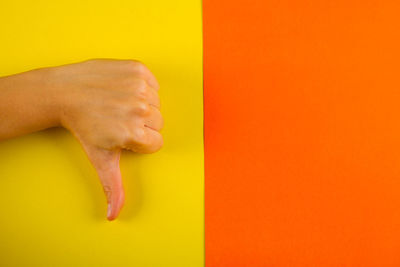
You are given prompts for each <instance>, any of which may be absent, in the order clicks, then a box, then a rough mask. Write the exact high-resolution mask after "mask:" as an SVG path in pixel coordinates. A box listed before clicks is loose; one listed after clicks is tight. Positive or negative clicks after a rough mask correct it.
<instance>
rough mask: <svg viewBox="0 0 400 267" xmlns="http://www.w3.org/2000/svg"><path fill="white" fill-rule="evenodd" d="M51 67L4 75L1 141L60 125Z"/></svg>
mask: <svg viewBox="0 0 400 267" xmlns="http://www.w3.org/2000/svg"><path fill="white" fill-rule="evenodd" d="M48 75H49V71H48V69H39V70H33V71H28V72H24V73H20V74H16V75H11V76H6V77H0V140H3V139H7V138H11V137H15V136H19V135H23V134H27V133H31V132H35V131H39V130H43V129H46V128H50V127H54V126H58V125H59V110H60V108H59V104H58V100H57V98H58V96H57V94H56V93H55V92H53V91H54V90H52V89H51V83H50V82H49V77H48Z"/></svg>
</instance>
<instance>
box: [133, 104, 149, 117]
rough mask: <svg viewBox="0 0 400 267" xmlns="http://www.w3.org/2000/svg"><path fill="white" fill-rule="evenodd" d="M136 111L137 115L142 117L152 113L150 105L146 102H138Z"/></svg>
mask: <svg viewBox="0 0 400 267" xmlns="http://www.w3.org/2000/svg"><path fill="white" fill-rule="evenodd" d="M135 109H136V112H137V114H139V115H142V116H144V115H147V114H148V113H149V112H150V107H149V105H148V104H147V103H146V102H144V101H138V102H137V105H136V108H135Z"/></svg>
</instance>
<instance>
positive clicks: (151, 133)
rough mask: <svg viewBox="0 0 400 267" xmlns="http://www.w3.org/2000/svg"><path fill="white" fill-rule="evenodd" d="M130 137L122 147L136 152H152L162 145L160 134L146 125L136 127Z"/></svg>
mask: <svg viewBox="0 0 400 267" xmlns="http://www.w3.org/2000/svg"><path fill="white" fill-rule="evenodd" d="M133 132H135V133H136V134H133V136H132V138H129V139H128V140H127V141H126V142H125V143H124V144H123V145H122V148H124V149H128V150H131V151H133V152H137V153H153V152H156V151H158V150H160V148H161V147H162V145H163V138H162V136H161V134H160V133H159V132H157V131H155V130H153V129H151V128H149V127H147V126H142V127H136V128H135V130H133Z"/></svg>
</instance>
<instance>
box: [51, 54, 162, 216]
mask: <svg viewBox="0 0 400 267" xmlns="http://www.w3.org/2000/svg"><path fill="white" fill-rule="evenodd" d="M49 70H50V72H49V73H50V77H51V79H50V81H51V82H49V85H51V87H52V89H53V90H56V91H57V92H58V94H59V96H60V97H61V99H60V103H61V104H60V107H61V109H60V123H61V125H62V126H63V127H65V128H66V129H68V130H69V131H71V133H72V134H73V135H74V136H75V137H76V138H77V140H78V141H79V142H80V144H81V145H82V147H83V148H84V150H85V152H86V154H87V155H88V157H89V160H90V161H91V163H92V164H93V166H94V167H95V169H96V170H97V173H98V175H99V178H100V181H101V183H102V185H103V188H104V192H105V194H106V197H107V202H108V212H107V218H108V219H109V220H113V219H115V218H116V217H117V216H118V214H119V212H120V210H121V208H122V206H123V204H124V190H123V186H122V180H121V172H120V168H119V159H120V154H121V149H127V150H131V151H134V152H138V153H152V152H155V151H157V150H159V149H160V148H161V146H162V144H163V139H162V136H161V134H160V133H159V131H160V130H161V128H162V126H163V119H162V117H161V113H160V110H159V109H160V99H159V97H158V93H157V91H158V90H159V85H158V83H157V81H156V79H155V77H154V76H153V74H152V73H151V72H150V71H149V70H148V69H147V68H146V67H145V66H144V65H143V64H142V63H140V62H137V61H131V60H108V59H96V60H89V61H85V62H82V63H77V64H71V65H65V66H60V67H56V68H50V69H49Z"/></svg>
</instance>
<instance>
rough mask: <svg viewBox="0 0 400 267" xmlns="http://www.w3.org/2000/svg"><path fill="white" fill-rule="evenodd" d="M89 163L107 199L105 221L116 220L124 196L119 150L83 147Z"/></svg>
mask: <svg viewBox="0 0 400 267" xmlns="http://www.w3.org/2000/svg"><path fill="white" fill-rule="evenodd" d="M84 148H85V151H86V153H87V155H88V157H89V160H90V162H91V163H92V164H93V166H94V168H95V169H96V171H97V174H98V175H99V178H100V182H101V184H102V185H103V189H104V193H105V195H106V197H107V204H108V206H107V219H108V220H110V221H112V220H114V219H115V218H117V216H118V214H119V212H120V210H121V208H122V206H123V205H124V200H125V194H124V188H123V186H122V178H121V171H120V168H119V159H120V156H121V151H120V150H106V149H102V148H98V147H91V146H89V147H85V146H84Z"/></svg>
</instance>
